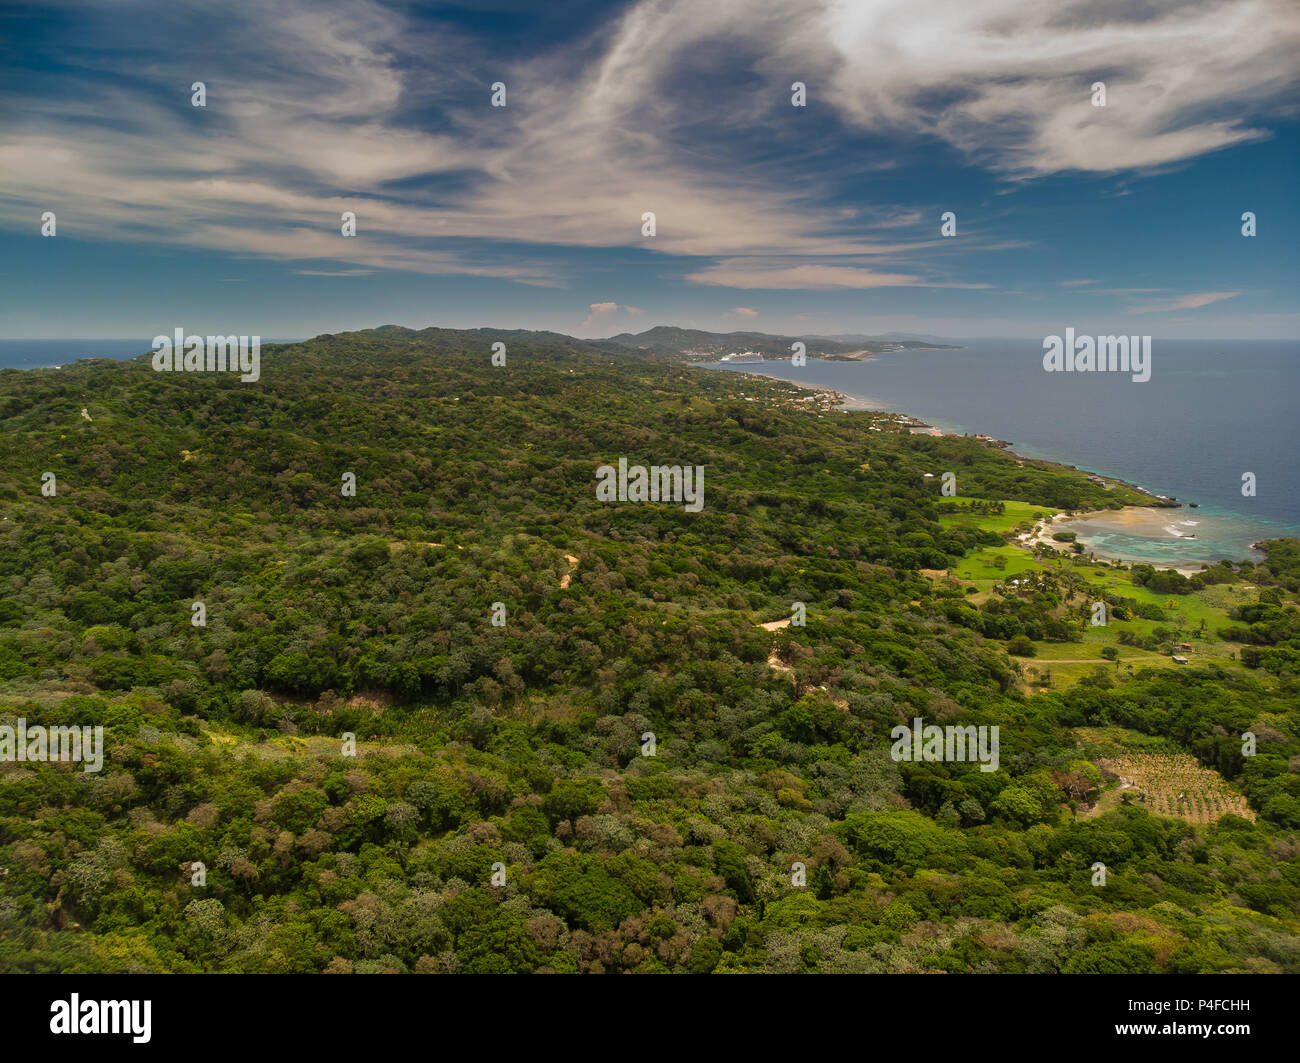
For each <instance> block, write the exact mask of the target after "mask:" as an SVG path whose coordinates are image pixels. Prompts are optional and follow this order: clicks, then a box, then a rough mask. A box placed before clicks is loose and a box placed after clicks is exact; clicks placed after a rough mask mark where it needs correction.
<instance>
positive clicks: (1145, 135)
mask: <svg viewBox="0 0 1300 1063" xmlns="http://www.w3.org/2000/svg"><path fill="white" fill-rule="evenodd" d="M67 6H76V5H67ZM83 10H84V11H85V12H86V23H85V29H84V34H85V36H84V38H81V39H74V40H72V41H70V42H69V50H70V52H71V54H73V55H75V56H77V57H78V60H77V62H72V63H68V64H67V69H66V70H65V71H64V72H63V73H62V74H61V75H60V76H61V77H63V78H64V79H66V80H65V81H64V82H62V84H63V91H60V92H57V93H53V94H50V95H46V96H41V95H37V96H36V97H35V98H33V99H32V100H31V101H29V106H26V107H25V108H24V109H23V110H22V112H21V113H19V112H18V111H16V110H15V111H12V112H11V113H9V114H8V115H7V116H6V117H5V118H4V119H3V134H4V135H3V140H2V142H0V171H3V172H4V174H5V183H4V188H3V190H2V194H0V218H2V219H3V220H4V222H5V224H7V225H11V226H17V225H23V226H27V225H30V224H31V219H32V218H33V217H34V216H35V214H36V213H38V212H39V210H42V209H47V208H54V207H56V208H58V209H59V211H60V225H61V231H62V232H64V233H66V234H69V235H74V236H78V237H89V238H95V239H104V240H120V241H134V242H144V243H150V244H158V245H171V246H187V247H196V248H204V249H212V250H218V251H223V252H228V253H233V254H237V255H246V256H250V257H257V258H263V259H271V260H277V261H284V262H286V263H293V264H296V266H295V267H294V268H295V269H296V271H297V272H298V273H300V274H304V275H333V276H347V275H360V273H363V272H367V271H377V270H401V271H406V272H412V273H423V274H432V275H439V274H457V275H468V276H481V277H492V278H498V279H505V280H509V281H515V282H518V283H523V284H529V285H540V286H559V285H564V284H566V283H567V282H568V280H569V277H570V274H571V272H572V270H573V266H572V265H571V263H570V262H569V261H568V260H567V259H566V258H565V257H564V255H563V254H562V253H561V252H562V251H563V250H564V249H571V248H587V249H592V248H620V249H627V250H628V252H629V253H630V254H637V253H651V254H656V255H662V256H668V259H669V261H670V262H672V263H673V265H672V267H671V268H672V269H675V270H678V271H679V272H680V275H681V276H682V277H683V278H684V279H685V280H687V281H689V282H691V283H694V284H700V285H711V286H725V287H732V288H736V289H741V290H749V289H784V290H791V291H809V290H826V291H836V290H852V289H859V290H865V289H871V288H882V287H929V288H968V289H984V288H989V287H991V285H989V284H988V283H985V282H982V281H979V280H962V279H960V276H961V268H960V263H961V256H962V255H967V256H969V255H970V254H971V251H972V250H974V248H973V245H972V244H971V243H970V242H966V243H963V244H952V245H947V252H946V253H947V254H948V255H949V256H951V257H952V258H953V259H955V260H956V261H954V262H953V263H952V264H945V269H944V270H943V271H942V273H938V272H936V271H935V270H932V269H930V268H927V266H926V262H927V254H928V253H929V252H931V251H934V250H935V249H936V248H938V247H940V246H941V242H940V241H939V240H938V239H937V238H936V232H935V230H936V224H935V219H934V218H933V217H932V216H931V215H930V214H927V213H926V212H923V211H919V210H917V209H915V208H914V207H910V206H902V207H900V206H898V205H895V204H892V203H888V202H870V201H868V202H864V203H862V204H861V206H860V207H858V208H857V209H847V208H845V206H844V205H843V201H842V197H841V196H840V195H839V193H841V192H842V191H843V189H840V188H837V187H835V184H834V178H833V177H829V176H828V177H827V178H826V179H825V182H824V183H821V184H819V183H817V182H816V181H805V182H802V183H799V182H792V181H790V180H789V179H787V176H786V175H785V174H784V173H783V171H782V167H780V166H779V165H766V166H754V165H751V164H750V163H751V162H752V160H753V158H754V157H755V152H756V150H759V149H756V147H755V146H756V145H759V146H760V148H761V150H762V151H764V152H766V153H767V154H768V155H769V157H774V158H775V157H779V156H780V152H781V151H783V150H789V151H798V150H806V146H805V145H804V142H803V141H802V140H801V139H800V137H801V134H800V133H799V131H798V127H797V126H796V125H795V124H794V123H793V122H790V121H788V119H789V118H790V115H791V113H792V109H791V108H790V107H789V102H788V98H787V97H788V93H789V85H790V83H791V80H792V76H793V75H792V73H791V72H792V71H799V72H801V74H800V76H801V77H802V78H803V79H804V80H806V81H808V82H809V84H810V86H811V88H810V91H811V92H812V94H813V97H814V99H815V101H816V102H817V104H818V105H819V106H820V107H822V108H824V109H825V112H826V113H827V114H828V115H829V116H830V118H831V119H832V120H834V121H837V122H839V123H840V124H841V125H842V126H843V127H844V128H846V129H856V130H865V131H869V132H873V133H875V132H878V133H880V134H882V135H889V136H893V137H904V138H905V137H909V136H910V137H919V138H933V137H937V138H939V140H940V141H942V142H944V143H946V144H947V145H948V146H949V147H951V148H952V149H954V150H955V151H957V152H959V153H962V154H964V155H965V156H967V157H968V158H969V159H971V160H972V161H973V162H975V163H977V164H978V165H980V166H983V167H986V168H987V169H989V170H990V171H993V172H995V173H997V174H1000V175H1003V176H1006V177H1013V178H1017V179H1027V178H1032V177H1035V176H1039V175H1044V174H1051V173H1061V172H1071V171H1082V172H1116V171H1123V170H1137V171H1142V170H1149V169H1152V168H1158V167H1162V166H1169V165H1172V164H1175V163H1178V162H1181V161H1184V160H1187V159H1191V158H1194V157H1196V156H1198V155H1201V154H1204V153H1206V152H1211V151H1215V150H1218V149H1220V148H1223V147H1226V146H1230V145H1232V144H1236V143H1241V142H1244V141H1248V140H1251V139H1254V138H1258V137H1261V136H1263V135H1264V133H1263V132H1262V131H1261V130H1260V129H1259V128H1256V127H1255V126H1254V125H1252V124H1251V122H1250V121H1249V120H1247V119H1246V118H1240V117H1239V118H1231V117H1223V115H1224V114H1227V113H1231V112H1232V110H1233V108H1237V110H1239V111H1242V112H1249V111H1251V110H1252V109H1255V110H1258V109H1263V110H1268V109H1270V108H1271V109H1273V110H1278V109H1282V110H1285V109H1286V106H1289V105H1287V104H1285V102H1284V101H1285V99H1286V93H1287V92H1288V91H1289V90H1291V89H1293V87H1294V85H1295V81H1296V75H1295V68H1294V63H1293V62H1292V61H1291V56H1292V55H1294V53H1295V52H1296V51H1297V49H1300V9H1297V8H1296V6H1295V5H1294V3H1292V2H1290V0H1202V2H1199V3H1195V4H1186V3H1172V2H1164V0H1149V2H1145V3H1133V4H1130V3H1121V2H1118V0H1115V2H1108V0H1061V2H1059V3H1055V4H1051V5H1045V4H1042V3H1040V2H1039V0H983V2H981V3H979V4H972V3H969V2H966V0H873V2H870V3H864V2H849V0H714V2H713V3H710V4H708V5H701V4H699V3H697V2H695V0H640V2H638V3H634V4H632V5H630V6H629V7H627V8H625V9H622V11H621V13H616V14H613V15H611V16H610V17H608V18H607V19H604V20H601V21H598V22H597V23H595V24H593V25H592V26H591V28H590V29H589V30H588V31H586V32H585V33H581V34H577V35H574V36H570V37H568V38H566V39H565V40H564V42H563V43H562V44H559V45H556V46H554V47H551V48H547V49H543V50H541V51H535V52H533V53H529V54H522V55H518V56H512V57H511V58H509V59H508V60H507V59H501V58H498V55H497V53H495V52H494V51H493V50H492V47H491V43H490V42H488V41H484V40H480V39H479V38H478V37H476V36H475V35H473V34H470V33H467V32H465V31H463V30H454V29H450V28H448V27H447V26H446V25H442V24H439V25H436V26H431V25H429V24H428V23H425V22H421V21H420V20H419V19H418V18H417V17H416V15H415V13H414V11H413V10H412V9H408V8H406V7H388V6H385V5H383V4H380V3H375V2H371V0H350V2H347V3H343V2H340V0H320V2H312V3H308V2H306V0H276V2H274V3H268V4H265V5H247V6H233V7H232V6H230V5H224V4H216V3H204V2H200V0H187V2H180V3H177V4H175V5H174V6H173V7H171V8H169V9H166V10H164V11H162V12H161V13H160V12H159V11H158V10H157V9H156V6H155V5H139V4H134V3H129V2H124V3H121V4H115V5H112V6H111V7H109V8H95V7H92V6H90V5H86V6H85V7H84V8H83ZM146 29H147V30H148V39H149V40H156V41H158V42H159V46H158V47H157V48H156V49H154V50H152V51H149V52H148V53H147V55H145V56H144V57H143V58H142V56H141V53H140V51H139V49H138V47H137V45H138V41H139V40H140V39H141V34H143V33H144V31H145V30H146ZM196 35H197V36H198V37H199V38H200V39H202V40H203V42H204V49H203V56H221V57H222V58H221V62H220V63H215V64H214V63H213V62H211V61H210V60H208V59H205V58H203V56H198V55H196V53H195V50H194V49H193V47H188V46H187V47H170V46H169V44H176V43H177V42H183V41H193V40H194V39H195V38H196ZM114 42H116V43H117V44H118V45H119V47H117V48H116V49H115V48H114V47H113V44H114ZM720 46H725V47H726V48H727V55H728V58H729V62H730V63H731V68H730V76H729V77H728V78H727V79H725V80H722V81H720V80H716V79H715V80H712V81H709V82H708V83H707V87H705V88H702V87H701V85H702V83H701V81H700V76H701V75H700V73H699V71H700V55H701V54H702V49H709V48H713V47H720ZM805 72H806V73H805ZM497 79H500V80H504V81H505V82H506V83H507V84H508V86H509V87H510V93H511V96H510V103H509V105H508V106H507V107H505V108H492V107H490V106H489V85H490V83H491V82H492V81H494V80H497ZM194 80H206V81H207V82H208V106H207V108H205V109H197V108H192V107H190V106H189V99H188V86H189V84H190V83H191V82H192V81H194ZM1094 80H1104V81H1106V83H1107V85H1108V96H1109V99H1108V105H1107V106H1106V107H1105V108H1094V107H1092V106H1091V104H1090V100H1089V86H1090V84H1091V83H1092V81H1094ZM778 110H779V111H780V114H781V120H780V121H774V119H773V116H774V114H775V113H776V112H777V111H778ZM723 132H726V133H727V135H723ZM646 160H653V165H652V166H647V165H645V162H646ZM895 163H896V160H891V159H889V158H878V157H872V158H869V159H863V160H861V162H860V164H858V168H859V169H861V170H884V169H888V167H889V166H891V165H894V164H895ZM829 172H830V171H829V170H828V173H829ZM345 210H352V211H355V212H356V214H357V216H358V221H357V236H356V237H355V238H344V237H342V236H341V235H340V233H339V216H340V214H341V213H342V212H343V211H345ZM647 210H650V211H654V212H655V213H656V215H657V219H658V231H657V234H656V236H655V237H654V238H653V239H652V240H646V239H642V238H641V237H640V234H639V225H640V218H641V215H642V213H643V212H644V211H647ZM909 230H911V231H912V232H911V237H910V238H908V235H907V234H908V232H909ZM963 232H964V233H965V232H967V230H966V229H963ZM986 249H987V248H986ZM868 258H870V259H875V260H877V263H876V264H875V265H870V266H869V265H867V264H866V263H865V262H864V260H865V259H868ZM311 262H315V263H319V266H311V267H305V266H304V265H303V264H304V263H311ZM1063 283H1064V284H1065V285H1066V286H1067V287H1069V286H1072V285H1075V284H1077V285H1079V286H1084V285H1085V284H1087V283H1092V282H1063ZM1212 294H1215V295H1216V297H1218V298H1228V297H1229V296H1230V295H1231V294H1234V293H1212ZM1184 298H1202V297H1201V296H1187V297H1184ZM1210 301H1214V300H1210ZM595 305H603V304H593V313H595V310H594V306H595ZM1197 305H1207V304H1205V303H1202V304H1197ZM1171 308H1176V307H1171ZM1160 309H1161V308H1160V307H1159V306H1158V305H1157V304H1154V303H1153V304H1151V307H1150V308H1148V309H1146V310H1143V311H1141V312H1160ZM589 321H590V319H589ZM587 324H588V322H584V326H586V325H587Z"/></svg>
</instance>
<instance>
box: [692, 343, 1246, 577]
mask: <svg viewBox="0 0 1300 1063" xmlns="http://www.w3.org/2000/svg"><path fill="white" fill-rule="evenodd" d="M884 353H888V354H894V353H898V352H894V351H888V352H881V353H879V354H873V355H872V356H871V357H872V358H876V357H881V356H882V354H884ZM852 360H853V361H866V360H867V359H865V358H864V359H852ZM745 364H751V363H745ZM753 364H757V363H753ZM716 365H717V363H709V362H705V363H698V364H697V365H696V367H697V368H704V369H709V368H714V367H715V366H716ZM724 371H725V372H736V373H740V375H741V376H748V377H756V378H758V379H761V380H766V381H777V382H779V383H782V384H790V385H793V386H795V387H798V388H802V389H804V390H806V391H810V392H816V393H819V394H821V395H824V396H827V397H829V398H830V399H832V400H834V401H835V405H834V406H833V407H832V408H833V409H835V410H836V411H839V412H843V413H871V414H877V415H879V416H881V417H887V418H889V419H890V420H891V421H894V422H895V423H896V424H898V425H899V426H900V427H902V428H905V429H906V430H907V431H909V432H912V431H913V430H915V429H933V428H934V427H935V426H934V425H930V424H928V423H926V422H925V421H923V420H921V418H919V417H916V416H915V415H913V414H908V413H903V412H901V411H897V410H889V409H884V408H883V407H882V406H880V405H878V403H879V401H880V400H877V399H870V398H867V397H863V396H859V395H847V394H845V393H844V392H841V391H837V390H836V389H834V388H830V387H827V386H826V385H824V384H814V383H811V382H810V381H805V380H796V379H794V378H790V377H783V376H772V375H770V374H767V373H763V372H761V371H754V370H724ZM917 434H920V433H917ZM942 434H944V435H949V436H951V437H953V438H958V439H963V438H964V439H977V438H978V439H979V441H980V442H983V443H984V444H985V445H986V446H989V447H991V448H993V449H998V450H1002V451H1004V452H1005V453H1006V454H1008V455H1009V456H1010V457H1012V458H1014V459H1016V460H1017V461H1020V462H1034V463H1035V464H1039V465H1048V466H1055V467H1056V468H1060V469H1069V470H1071V471H1072V472H1078V473H1082V474H1084V475H1086V476H1097V477H1100V478H1101V479H1104V480H1106V481H1108V482H1110V483H1113V484H1116V485H1119V486H1121V487H1126V488H1128V489H1129V490H1131V491H1134V492H1136V493H1138V494H1140V495H1142V496H1143V497H1144V498H1146V499H1148V500H1149V501H1148V503H1147V504H1145V505H1126V506H1121V507H1119V508H1118V509H1102V510H1086V511H1079V512H1071V513H1056V514H1053V516H1051V517H1049V518H1048V519H1047V520H1045V521H1039V522H1038V523H1036V524H1035V526H1034V528H1033V530H1032V531H1031V532H1027V533H1024V534H1022V535H1020V536H1017V537H1016V538H1015V539H1014V540H1013V542H1015V543H1016V544H1017V545H1020V546H1023V547H1024V548H1025V549H1026V550H1029V551H1032V550H1033V549H1034V547H1035V545H1038V544H1039V543H1042V544H1044V545H1048V546H1051V547H1053V548H1055V549H1058V550H1059V549H1061V548H1062V547H1065V546H1066V545H1067V544H1064V543H1059V542H1057V541H1056V540H1054V539H1052V537H1051V536H1052V534H1053V533H1054V532H1055V531H1060V530H1063V529H1067V530H1068V528H1069V525H1070V524H1072V523H1081V522H1086V521H1088V520H1090V519H1091V520H1103V519H1107V518H1108V519H1110V520H1111V521H1115V522H1116V523H1118V524H1121V525H1129V526H1131V525H1134V524H1137V525H1141V524H1142V522H1143V521H1144V520H1147V521H1152V522H1154V521H1155V520H1160V521H1164V522H1168V521H1170V520H1172V519H1174V517H1175V513H1174V511H1180V512H1182V513H1190V512H1191V511H1192V510H1193V509H1199V508H1200V507H1199V505H1197V504H1195V503H1185V502H1180V501H1179V500H1178V499H1177V497H1175V496H1171V495H1160V494H1156V493H1155V492H1154V491H1151V490H1150V489H1148V488H1145V487H1142V486H1140V485H1138V484H1135V483H1133V482H1131V481H1129V480H1125V479H1122V478H1121V477H1118V476H1111V475H1107V474H1104V473H1100V472H1097V471H1096V470H1093V469H1086V468H1081V467H1079V466H1078V465H1073V464H1069V463H1067V462H1063V461H1053V460H1051V459H1049V458H1035V457H1031V456H1029V455H1027V454H1022V453H1019V452H1017V451H1016V450H1014V449H1012V448H1013V447H1014V446H1015V444H1014V443H1008V442H1006V441H1004V440H999V439H995V438H994V437H992V436H983V437H980V436H979V435H978V434H977V435H958V434H957V433H955V432H945V433H942ZM1044 508H1047V507H1044ZM1161 514H1164V515H1163V516H1160V515H1161ZM1135 537H1136V538H1150V539H1151V541H1153V542H1160V541H1165V540H1163V539H1161V538H1159V537H1157V536H1141V535H1138V536H1135ZM1169 538H1173V537H1169ZM1184 538H1186V537H1184ZM1080 541H1082V540H1080ZM1258 541H1262V540H1257V541H1256V542H1252V543H1251V544H1250V546H1249V550H1250V551H1253V552H1254V553H1255V554H1256V555H1257V556H1255V557H1249V556H1238V557H1233V558H1232V560H1233V561H1234V562H1237V561H1244V560H1249V561H1253V562H1255V563H1259V561H1260V560H1261V558H1262V556H1263V555H1262V552H1261V551H1259V549H1258V545H1257V543H1258ZM1083 545H1084V546H1085V547H1086V549H1087V552H1088V553H1090V554H1092V555H1094V556H1095V558H1096V559H1097V560H1098V561H1104V562H1108V563H1110V562H1118V563H1119V564H1122V565H1126V566H1132V565H1153V566H1154V567H1155V568H1157V569H1164V570H1173V571H1175V572H1179V573H1181V574H1182V575H1184V576H1189V577H1190V576H1193V575H1197V574H1199V573H1200V572H1201V571H1202V570H1203V566H1208V565H1213V564H1215V562H1216V561H1217V560H1220V558H1209V557H1206V558H1194V559H1189V560H1185V561H1176V562H1175V561H1158V560H1157V561H1150V560H1148V561H1144V560H1141V559H1137V558H1133V557H1131V556H1126V555H1125V554H1123V553H1120V552H1117V551H1113V550H1109V549H1107V548H1106V547H1104V546H1101V547H1098V546H1097V545H1090V544H1088V543H1086V542H1084V543H1083Z"/></svg>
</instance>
